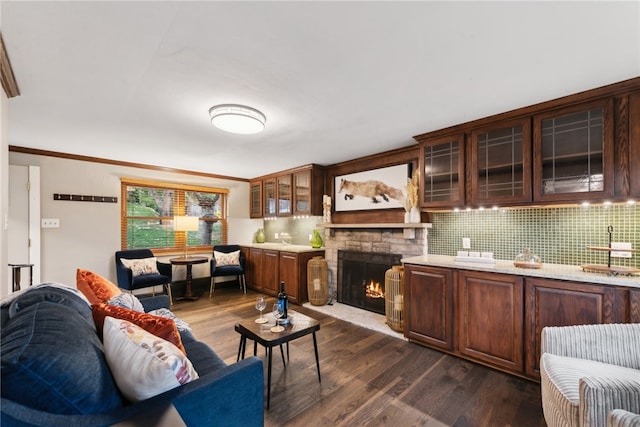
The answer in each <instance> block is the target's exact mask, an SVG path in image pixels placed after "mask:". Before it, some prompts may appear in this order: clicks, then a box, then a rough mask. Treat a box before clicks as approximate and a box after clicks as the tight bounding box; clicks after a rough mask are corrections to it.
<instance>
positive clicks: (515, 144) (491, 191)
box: [470, 118, 531, 206]
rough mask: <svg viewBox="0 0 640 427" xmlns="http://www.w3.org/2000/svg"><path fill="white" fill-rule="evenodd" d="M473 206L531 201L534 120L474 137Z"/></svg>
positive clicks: (487, 130) (480, 131)
mask: <svg viewBox="0 0 640 427" xmlns="http://www.w3.org/2000/svg"><path fill="white" fill-rule="evenodd" d="M470 167H471V203H472V204H474V205H478V206H482V205H483V204H490V203H491V204H492V203H517V202H529V201H531V120H530V119H528V118H527V119H522V120H516V121H512V122H507V123H502V124H500V125H495V126H491V127H488V128H485V129H478V130H474V131H473V132H472V133H471V159H470Z"/></svg>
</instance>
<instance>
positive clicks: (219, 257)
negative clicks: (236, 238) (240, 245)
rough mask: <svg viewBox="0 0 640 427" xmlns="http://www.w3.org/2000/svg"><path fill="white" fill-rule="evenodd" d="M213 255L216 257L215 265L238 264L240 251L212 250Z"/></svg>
mask: <svg viewBox="0 0 640 427" xmlns="http://www.w3.org/2000/svg"><path fill="white" fill-rule="evenodd" d="M213 257H214V258H215V259H216V266H218V267H223V266H225V265H240V251H239V250H237V251H234V252H229V253H225V252H218V251H213Z"/></svg>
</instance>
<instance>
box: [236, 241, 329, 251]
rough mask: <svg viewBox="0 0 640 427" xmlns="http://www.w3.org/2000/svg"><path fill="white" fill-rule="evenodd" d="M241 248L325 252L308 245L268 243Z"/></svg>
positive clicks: (249, 244)
mask: <svg viewBox="0 0 640 427" xmlns="http://www.w3.org/2000/svg"><path fill="white" fill-rule="evenodd" d="M241 246H246V247H249V248H258V249H270V250H272V251H283V252H295V253H302V252H317V251H324V247H322V248H317V249H316V248H312V247H311V246H308V245H287V244H284V243H268V242H265V243H248V244H243V245H241Z"/></svg>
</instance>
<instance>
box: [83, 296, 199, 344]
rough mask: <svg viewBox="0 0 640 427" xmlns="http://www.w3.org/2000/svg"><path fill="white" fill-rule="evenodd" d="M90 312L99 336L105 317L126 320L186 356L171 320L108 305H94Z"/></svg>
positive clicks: (174, 324) (174, 323) (176, 329)
mask: <svg viewBox="0 0 640 427" xmlns="http://www.w3.org/2000/svg"><path fill="white" fill-rule="evenodd" d="M91 312H92V314H93V320H94V322H95V324H96V329H97V330H98V331H99V335H100V336H102V330H103V327H104V319H105V317H106V316H110V317H113V318H115V319H123V320H128V321H130V322H131V323H133V324H135V325H138V326H140V327H141V328H142V329H144V330H145V331H147V332H149V333H152V334H153V335H155V336H157V337H160V338H162V339H164V340H167V341H169V342H170V343H172V344H173V345H175V346H176V347H178V348H179V349H180V351H182V353H183V354H185V355H186V354H187V353H186V350H185V349H184V346H183V345H182V339H181V337H180V333H179V332H178V328H177V326H176V322H174V321H173V320H172V319H168V318H166V317H162V316H156V315H153V314H149V313H141V312H139V311H135V310H131V309H129V308H124V307H117V306H114V305H109V304H97V305H94V306H93V307H92V309H91Z"/></svg>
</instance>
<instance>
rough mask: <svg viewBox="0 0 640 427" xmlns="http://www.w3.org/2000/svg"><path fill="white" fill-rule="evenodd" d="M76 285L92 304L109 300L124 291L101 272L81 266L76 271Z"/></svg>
mask: <svg viewBox="0 0 640 427" xmlns="http://www.w3.org/2000/svg"><path fill="white" fill-rule="evenodd" d="M76 287H77V288H78V290H79V291H80V292H82V293H83V294H84V296H85V297H87V299H88V300H89V302H90V303H91V304H97V303H99V302H107V301H109V300H110V299H111V298H113V297H114V296H116V295H119V294H121V293H122V290H121V289H120V288H119V287H118V286H117V285H115V284H114V283H112V282H110V281H109V280H107V279H105V278H104V277H102V276H100V275H99V274H96V273H93V272H91V271H89V270H82V269H80V268H79V269H78V270H77V271H76Z"/></svg>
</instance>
